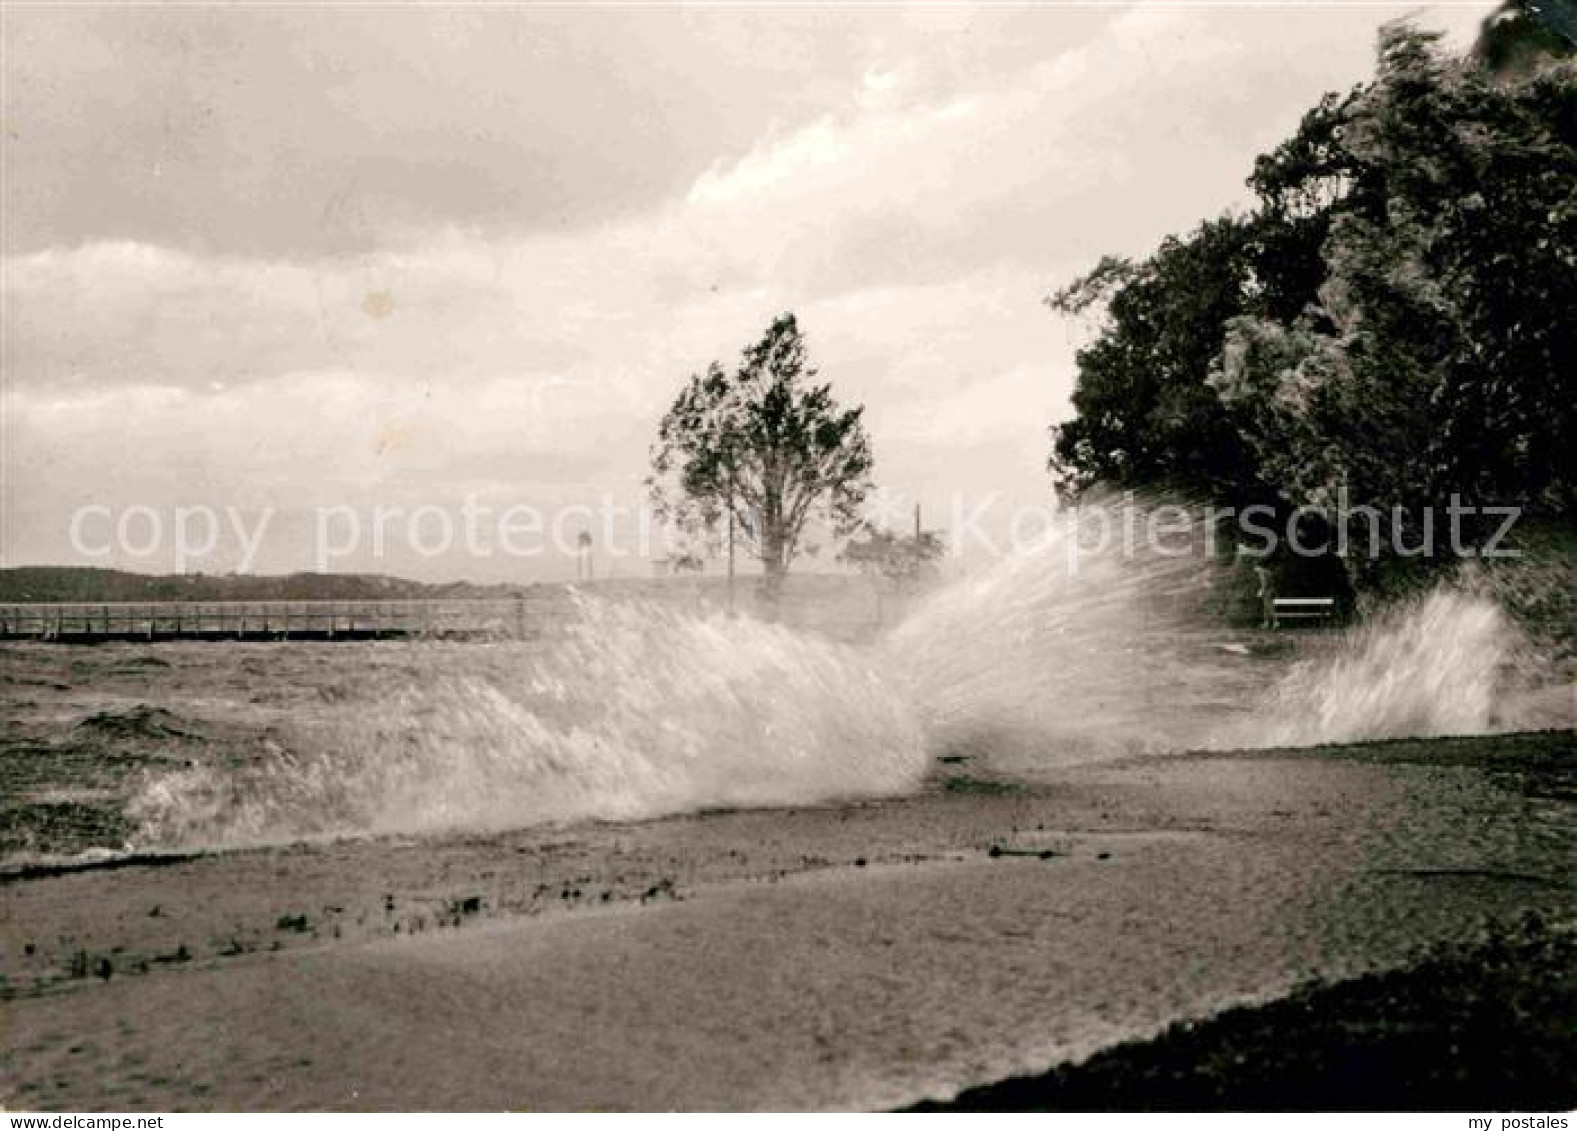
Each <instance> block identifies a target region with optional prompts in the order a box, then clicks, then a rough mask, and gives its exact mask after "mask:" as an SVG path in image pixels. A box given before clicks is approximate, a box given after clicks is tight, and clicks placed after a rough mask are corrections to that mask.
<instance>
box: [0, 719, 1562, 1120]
mask: <svg viewBox="0 0 1577 1131" xmlns="http://www.w3.org/2000/svg"><path fill="white" fill-rule="evenodd" d="M1574 758H1577V754H1574V744H1573V737H1572V734H1571V732H1569V731H1568V732H1549V733H1545V734H1539V735H1524V736H1506V737H1499V738H1475V739H1440V740H1433V741H1404V742H1393V743H1384V744H1374V745H1369V746H1355V747H1345V748H1325V749H1318V750H1310V751H1300V752H1275V751H1271V752H1248V753H1235V754H1212V755H1182V756H1169V757H1150V758H1133V759H1129V760H1126V761H1121V762H1113V763H1106V764H1098V765H1085V766H1078V767H1068V768H1065V769H1062V770H1060V771H1058V772H1057V774H1056V775H1055V778H1054V780H1047V781H1044V782H1037V783H1036V784H1034V785H1024V784H1015V783H1011V782H1007V781H1002V780H997V779H994V778H992V777H990V776H989V775H986V774H981V776H973V775H972V774H971V772H970V767H969V765H968V764H967V761H966V762H950V763H949V764H947V765H940V766H938V767H937V770H936V772H935V774H934V775H933V776H932V778H931V781H930V784H929V785H928V786H927V787H926V788H925V789H924V790H923V791H922V792H921V793H919V794H918V795H915V796H911V797H905V798H900V799H894V800H888V801H879V802H862V803H851V804H843V805H827V806H821V807H811V808H799V809H763V810H739V811H723V812H710V813H702V814H697V815H690V816H683V817H674V818H667V819H661V820H650V821H640V822H629V823H589V824H581V825H574V826H567V827H549V828H537V829H533V830H527V831H521V832H508V833H497V834H489V835H470V836H464V837H443V836H426V837H403V838H373V839H359V840H343V841H337V842H329V843H321V844H298V845H294V846H290V847H280V848H259V849H251V850H242V851H232V852H223V853H208V854H194V855H191V856H180V855H175V856H167V857H162V858H156V859H150V860H147V861H137V860H131V861H117V862H115V863H117V864H118V865H119V866H114V867H111V866H106V865H107V864H108V863H109V862H105V863H103V864H100V865H99V866H97V867H72V868H66V869H56V868H50V867H40V866H36V865H35V866H32V867H27V866H22V865H14V866H12V867H10V869H9V870H8V872H7V874H6V875H5V877H4V883H3V886H0V898H3V900H4V910H5V915H4V937H3V942H0V974H3V977H4V982H3V993H4V1000H3V1002H0V1019H3V1020H0V1023H3V1029H0V1032H3V1040H0V1048H3V1050H4V1071H3V1073H0V1077H3V1080H4V1085H3V1087H4V1092H5V1095H4V1097H3V1099H4V1103H5V1104H6V1106H8V1107H26V1108H60V1109H77V1110H81V1109H106V1108H120V1109H125V1108H177V1109H187V1108H198V1109H201V1108H234V1107H260V1108H280V1107H289V1108H319V1107H327V1108H443V1107H449V1108H473V1109H475V1108H479V1109H498V1108H510V1109H587V1108H648V1109H650V1108H673V1107H682V1108H730V1109H732V1108H844V1107H857V1108H885V1107H893V1106H902V1105H906V1104H911V1103H915V1102H918V1101H922V1100H926V1099H945V1098H947V1097H950V1096H952V1095H954V1094H955V1093H957V1092H959V1091H960V1090H961V1089H964V1088H968V1087H971V1086H975V1085H980V1084H984V1083H989V1082H991V1081H995V1080H1000V1079H1003V1078H1005V1077H1010V1076H1014V1075H1021V1074H1025V1073H1039V1072H1044V1071H1046V1070H1047V1069H1049V1068H1051V1067H1053V1066H1055V1065H1058V1064H1064V1063H1070V1062H1077V1061H1081V1060H1084V1059H1085V1058H1087V1057H1089V1056H1091V1055H1092V1054H1095V1053H1097V1052H1098V1051H1099V1050H1102V1049H1106V1048H1110V1047H1111V1046H1113V1045H1116V1044H1118V1043H1120V1042H1123V1041H1129V1040H1134V1039H1141V1038H1147V1037H1151V1036H1153V1035H1154V1034H1156V1033H1158V1032H1160V1031H1161V1030H1163V1029H1165V1028H1166V1027H1167V1026H1168V1025H1170V1024H1172V1023H1174V1022H1177V1021H1179V1020H1185V1019H1204V1018H1208V1017H1211V1016H1212V1015H1216V1014H1218V1013H1219V1012H1220V1011H1222V1010H1224V1009H1228V1008H1230V1007H1233V1006H1240V1005H1244V1004H1253V1003H1262V1002H1268V1001H1272V1000H1274V999H1277V998H1281V997H1284V996H1285V995H1287V994H1288V993H1289V992H1291V991H1293V990H1294V989H1295V988H1296V987H1299V986H1305V985H1307V984H1308V983H1309V982H1310V981H1311V980H1314V979H1318V980H1321V981H1324V982H1338V981H1341V980H1344V979H1349V978H1355V977H1358V976H1360V975H1364V974H1368V973H1374V972H1383V971H1390V970H1396V969H1399V968H1406V967H1408V966H1410V965H1412V964H1415V963H1417V962H1419V961H1421V960H1422V959H1423V957H1424V956H1426V954H1428V953H1429V952H1430V951H1431V948H1437V947H1439V946H1440V945H1442V944H1464V945H1470V944H1474V943H1478V942H1482V941H1483V940H1484V939H1486V938H1490V937H1492V936H1494V935H1495V934H1496V933H1497V932H1500V931H1502V930H1505V929H1509V928H1510V927H1511V926H1512V925H1515V924H1517V923H1520V922H1522V921H1524V919H1525V918H1526V916H1528V915H1529V913H1534V914H1536V915H1537V916H1538V917H1539V918H1540V920H1542V921H1543V922H1546V923H1549V924H1553V925H1554V927H1555V928H1556V929H1557V930H1564V929H1566V928H1568V927H1570V925H1571V924H1573V923H1574V922H1577V888H1574V886H1573V883H1572V876H1571V864H1572V862H1573V860H1574V859H1577V854H1574V848H1577V821H1574V820H1573V799H1574V794H1573V788H1572V784H1573V774H1574V772H1577V761H1574ZM1552 1000H1553V999H1552ZM1505 1099H1506V1102H1505V1104H1504V1105H1503V1106H1508V1107H1509V1106H1514V1105H1515V1100H1516V1097H1515V1096H1512V1095H1507V1096H1506V1097H1505ZM1134 1102H1136V1103H1138V1102H1142V1097H1141V1098H1139V1099H1136V1100H1135V1101H1134ZM1330 1103H1331V1105H1332V1106H1334V1107H1337V1108H1340V1107H1343V1106H1345V1105H1344V1104H1343V1102H1342V1097H1340V1096H1332V1097H1330Z"/></svg>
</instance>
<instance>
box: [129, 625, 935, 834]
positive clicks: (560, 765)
mask: <svg viewBox="0 0 1577 1131" xmlns="http://www.w3.org/2000/svg"><path fill="white" fill-rule="evenodd" d="M414 647H415V648H416V649H417V651H418V653H419V655H420V657H421V659H420V661H419V662H418V664H417V673H416V675H415V676H414V677H412V678H408V679H406V680H403V681H398V682H397V683H396V685H395V686H394V687H392V688H387V689H379V690H378V691H377V692H376V693H375V694H373V695H364V696H360V697H357V698H354V699H352V700H350V701H347V702H343V703H339V704H336V705H334V707H333V708H331V709H327V710H325V711H323V712H321V713H319V714H316V715H314V716H313V717H312V718H310V719H306V720H302V721H300V722H299V723H297V724H296V725H295V726H293V727H292V728H291V732H290V734H289V735H288V741H289V743H290V745H289V747H288V748H280V749H277V750H275V751H272V752H271V753H270V755H269V756H267V757H264V758H261V759H257V760H255V761H254V762H252V763H250V764H248V765H244V766H239V767H217V766H198V767H193V768H192V769H190V770H187V771H183V772H181V773H178V774H174V775H169V776H165V777H162V778H160V779H158V780H156V781H153V782H150V783H149V785H148V787H147V788H146V789H144V790H143V792H142V793H141V795H140V796H139V797H138V798H137V800H136V803H135V806H134V815H135V816H136V817H137V818H138V819H139V820H140V821H141V824H142V829H143V838H144V839H145V840H146V841H147V842H149V843H158V844H211V843H225V844H242V843H256V842H265V841H276V840H281V839H292V838H297V837H304V836H314V835H343V834H354V833H379V832H396V831H400V832H419V831H439V830H456V829H468V830H470V829H496V828H503V827H512V826H520V825H529V824H536V823H543V822H553V821H565V820H574V819H585V818H609V819H613V818H634V817H648V816H655V815H659V814H665V813H674V812H680V811H685V810H695V809H703V808H708V807H720V806H739V805H787V804H805V803H813V802H819V801H826V800H831V799H839V798H854V797H867V796H874V795H881V794H892V793H900V792H904V791H907V790H911V789H913V788H915V787H916V786H917V785H918V784H919V783H920V781H921V778H922V776H923V774H924V772H925V766H926V762H925V753H924V743H923V737H922V734H921V732H920V729H919V725H918V723H917V721H916V719H915V717H914V714H913V712H912V710H911V709H910V707H909V704H908V703H907V702H905V701H904V700H903V699H902V698H901V697H900V696H899V695H898V694H897V693H896V692H895V691H894V690H893V689H892V687H891V686H890V685H889V683H888V682H887V681H885V680H884V679H883V678H882V676H881V675H880V673H878V672H877V671H876V670H875V668H874V667H873V666H872V657H871V656H870V654H869V653H868V652H862V651H860V650H856V649H854V648H851V647H848V646H846V645H840V644H837V643H834V642H832V641H828V640H825V639H822V638H820V637H816V636H811V635H807V634H802V633H797V632H794V631H793V630H791V629H789V628H786V627H783V626H781V625H773V624H767V623H763V622H761V621H758V620H753V619H750V618H745V617H738V618H735V617H730V616H727V615H725V614H722V613H720V612H710V613H687V612H680V611H676V610H672V609H666V608H662V607H659V606H656V605H652V604H649V603H628V602H618V601H603V600H595V599H584V600H582V601H580V602H579V607H578V615H577V616H576V618H575V619H574V621H573V622H572V623H571V624H570V625H569V626H568V627H567V630H566V634H565V635H564V637H563V638H562V639H560V640H558V641H557V642H554V643H551V644H547V645H538V644H526V643H518V642H516V643H494V644H469V645H454V644H449V645H443V644H438V645H426V646H424V645H416V646H414Z"/></svg>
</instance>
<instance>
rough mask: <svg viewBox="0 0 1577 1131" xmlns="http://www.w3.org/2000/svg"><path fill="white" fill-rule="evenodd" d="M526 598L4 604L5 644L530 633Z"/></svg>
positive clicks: (1, 632)
mask: <svg viewBox="0 0 1577 1131" xmlns="http://www.w3.org/2000/svg"><path fill="white" fill-rule="evenodd" d="M530 627H531V626H529V625H528V623H527V617H526V602H525V601H523V600H510V599H502V600H455V601H442V600H428V601H135V602H107V603H103V602H100V603H94V602H49V603H43V602H39V603H26V602H24V603H9V604H0V640H55V641H62V642H70V643H81V644H91V643H97V642H100V641H110V640H390V639H401V638H406V637H422V636H428V637H477V636H496V637H502V638H515V637H523V636H527V635H530V633H529V632H528V629H529V628H530Z"/></svg>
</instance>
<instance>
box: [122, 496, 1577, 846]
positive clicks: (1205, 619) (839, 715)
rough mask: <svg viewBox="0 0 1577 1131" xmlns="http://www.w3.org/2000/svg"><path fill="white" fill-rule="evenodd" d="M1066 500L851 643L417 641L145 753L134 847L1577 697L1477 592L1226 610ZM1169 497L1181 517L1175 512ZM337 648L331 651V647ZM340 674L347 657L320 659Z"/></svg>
mask: <svg viewBox="0 0 1577 1131" xmlns="http://www.w3.org/2000/svg"><path fill="white" fill-rule="evenodd" d="M1170 509H1171V522H1172V523H1173V525H1172V527H1171V529H1172V530H1173V534H1172V536H1171V538H1170V540H1169V541H1167V540H1160V541H1158V540H1156V539H1154V538H1152V537H1149V536H1147V534H1146V536H1140V537H1135V536H1133V535H1132V534H1131V533H1130V532H1131V531H1132V530H1134V528H1135V527H1137V528H1139V530H1141V531H1146V532H1147V531H1148V530H1151V529H1154V527H1153V526H1152V525H1151V524H1150V521H1149V516H1151V515H1153V514H1156V513H1157V512H1158V508H1154V507H1146V506H1144V505H1142V504H1141V505H1138V506H1137V511H1136V514H1135V515H1134V516H1133V524H1132V525H1129V522H1128V519H1127V518H1126V517H1118V516H1116V512H1114V511H1113V510H1112V509H1110V508H1109V507H1108V508H1101V509H1096V508H1084V509H1083V510H1082V512H1081V515H1077V516H1074V517H1071V518H1068V519H1065V520H1064V521H1063V522H1061V523H1059V524H1058V525H1057V526H1056V527H1055V528H1054V529H1053V530H1052V531H1051V532H1049V533H1048V534H1047V536H1046V537H1045V538H1044V539H1042V540H1041V541H1040V542H1038V543H1037V544H1035V545H1033V546H1030V547H1027V548H1026V549H1024V550H1023V551H1021V552H1018V553H1015V554H1013V555H1011V556H1008V557H1006V558H1004V559H1002V560H1000V561H998V562H996V563H993V564H991V565H990V566H988V567H987V568H985V569H983V570H980V571H977V572H975V573H973V574H971V575H969V576H967V577H964V578H961V579H958V580H956V581H954V582H952V583H950V584H947V585H944V586H941V587H940V588H938V589H937V590H936V591H935V592H932V593H930V594H928V595H926V596H924V597H922V598H921V599H919V600H918V601H917V602H916V603H915V606H914V608H913V610H912V612H911V613H910V615H908V616H907V617H906V618H905V619H904V620H902V621H901V622H900V623H899V624H897V625H896V626H895V627H893V628H892V629H891V631H889V632H888V633H887V634H886V635H885V636H883V637H882V638H881V639H879V640H877V641H875V642H873V643H871V644H869V645H866V646H851V645H846V644H840V643H835V642H833V641H832V640H829V639H827V638H825V637H823V636H819V635H816V634H813V633H809V632H804V631H797V630H795V629H793V628H791V627H788V626H785V625H781V624H771V623H765V622H763V621H760V620H757V619H754V618H752V617H749V616H738V617H735V616H730V615H727V614H725V613H723V612H721V611H705V610H700V611H696V610H690V611H686V610H680V609H676V608H673V607H670V606H668V605H665V604H660V603H655V602H635V601H621V600H613V599H599V598H592V597H582V598H580V599H579V600H578V601H577V602H576V604H575V608H574V609H573V611H572V612H573V615H572V616H571V617H570V618H569V619H568V622H567V624H566V625H565V626H564V627H563V630H562V632H561V633H560V635H559V636H558V637H557V638H555V639H552V640H548V641H539V642H525V641H495V642H490V643H460V642H422V643H412V644H409V645H404V646H391V647H403V648H404V649H406V651H404V652H402V653H400V656H401V661H400V662H399V663H397V664H390V665H385V666H383V667H380V668H379V669H378V670H377V671H363V672H357V673H352V676H346V677H345V684H344V686H343V687H342V688H341V690H340V691H337V692H336V695H335V696H334V697H333V701H332V702H326V703H324V704H323V705H322V706H321V707H320V708H317V709H314V710H313V711H311V712H309V713H307V714H306V715H304V716H303V717H300V718H297V719H294V720H293V721H292V722H291V723H290V724H289V725H288V726H285V727H282V728H280V730H279V731H278V733H277V734H274V735H271V736H269V737H268V738H267V739H266V740H265V742H264V750H263V751H262V753H261V754H260V755H259V756H256V757H247V758H234V759H227V760H226V761H223V762H221V761H218V760H215V761H209V762H203V763H200V764H197V765H194V766H192V767H190V768H187V769H183V770H180V771H177V772H174V773H163V774H158V775H155V776H152V777H150V779H149V780H148V781H147V783H146V785H145V787H144V788H143V789H142V790H141V792H140V793H139V795H138V796H137V797H136V798H135V799H134V801H133V803H132V806H131V810H132V812H131V815H132V816H133V817H134V819H136V820H138V821H139V822H140V826H141V834H140V837H139V840H140V841H141V843H143V844H145V845H159V846H173V845H205V846H206V845H233V844H247V843H262V842H275V841H280V840H290V839H296V838H301V837H312V836H339V835H357V834H368V833H380V832H423V831H453V830H479V829H497V828H505V827H514V826H523V825H531V824H539V823H544V822H558V821H570V820H582V819H620V818H637V817H648V816H657V815H662V814H669V813H676V812H683V811H693V810H699V809H705V808H709V807H720V806H743V805H790V804H809V803H817V802H824V801H832V800H837V799H844V798H854V797H873V796H882V795H892V794H900V793H904V792H908V791H912V790H914V789H917V788H919V787H920V786H921V785H922V784H923V783H924V782H925V780H926V779H927V776H928V773H929V772H930V770H931V769H932V767H934V766H935V765H937V764H938V759H940V758H946V759H947V760H948V762H949V764H956V763H957V762H958V761H964V762H967V765H968V769H969V772H971V773H975V772H987V773H996V774H1003V775H1007V776H1023V777H1029V778H1033V777H1037V776H1039V777H1042V778H1044V777H1045V776H1048V775H1050V776H1055V774H1056V773H1057V772H1058V771H1059V769H1060V768H1062V767H1065V766H1067V765H1070V764H1072V763H1077V762H1083V761H1090V760H1095V759H1109V758H1114V757H1123V756H1127V755H1131V754H1137V753H1152V754H1153V753H1166V752H1173V751H1185V750H1197V749H1222V748H1230V747H1265V746H1284V745H1310V744H1317V743H1328V742H1348V741H1362V740H1366V739H1380V738H1395V737H1402V736H1406V735H1438V734H1472V733H1482V732H1485V731H1490V730H1505V729H1520V728H1532V727H1546V726H1563V727H1570V726H1572V725H1573V723H1574V721H1577V718H1574V716H1577V709H1574V708H1577V702H1574V696H1573V691H1572V688H1571V686H1570V684H1569V682H1567V681H1564V680H1563V679H1562V678H1561V677H1560V675H1559V673H1558V672H1555V671H1554V670H1553V669H1552V668H1551V666H1550V665H1549V664H1547V663H1546V662H1545V661H1544V660H1543V659H1542V658H1541V657H1540V656H1539V655H1538V654H1537V653H1536V651H1535V650H1534V649H1532V648H1531V646H1530V645H1529V644H1528V642H1527V641H1526V640H1525V639H1524V638H1523V637H1522V635H1521V634H1520V633H1519V632H1518V631H1517V630H1516V628H1515V626H1514V625H1513V624H1512V622H1511V621H1510V619H1509V618H1508V617H1507V616H1506V615H1505V614H1504V613H1503V612H1502V611H1501V608H1500V606H1499V605H1498V603H1497V602H1495V601H1494V599H1493V598H1491V597H1489V596H1487V595H1486V594H1484V593H1482V592H1478V591H1474V590H1469V589H1465V588H1459V587H1455V586H1453V585H1449V584H1448V585H1446V586H1444V587H1442V588H1441V589H1440V590H1438V591H1437V592H1435V593H1434V594H1432V595H1429V596H1427V597H1424V598H1421V599H1418V600H1415V601H1413V602H1409V603H1407V604H1404V605H1401V606H1398V607H1396V608H1394V609H1392V610H1391V611H1390V612H1388V613H1385V614H1383V615H1381V616H1379V617H1377V618H1375V619H1373V620H1371V621H1370V622H1369V623H1368V624H1366V625H1363V626H1360V627H1357V628H1355V629H1352V630H1349V631H1347V632H1340V631H1314V632H1291V633H1279V634H1270V633H1265V632H1262V631H1260V630H1258V629H1255V628H1251V627H1246V626H1245V627H1230V626H1229V625H1228V623H1227V619H1226V618H1225V617H1224V616H1223V608H1224V606H1225V604H1226V603H1227V602H1226V598H1225V596H1224V594H1225V593H1226V591H1227V590H1228V589H1229V588H1230V585H1229V584H1228V583H1229V582H1230V580H1231V579H1232V578H1233V576H1234V574H1236V575H1237V576H1238V577H1241V576H1242V574H1243V571H1245V570H1246V569H1247V563H1240V562H1238V561H1237V560H1236V558H1235V555H1234V554H1232V553H1230V552H1227V553H1223V552H1219V551H1220V550H1221V545H1220V543H1219V542H1218V541H1217V540H1216V536H1215V531H1214V530H1213V529H1212V528H1211V525H1210V523H1209V522H1208V521H1207V519H1208V516H1207V515H1206V514H1205V513H1204V512H1203V511H1202V510H1200V509H1199V508H1187V509H1184V508H1179V507H1176V506H1172V507H1171V508H1170ZM1180 517H1181V518H1182V519H1184V520H1186V521H1181V522H1179V518H1180ZM342 675H343V673H342ZM336 686H340V685H336Z"/></svg>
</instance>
